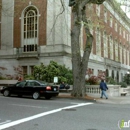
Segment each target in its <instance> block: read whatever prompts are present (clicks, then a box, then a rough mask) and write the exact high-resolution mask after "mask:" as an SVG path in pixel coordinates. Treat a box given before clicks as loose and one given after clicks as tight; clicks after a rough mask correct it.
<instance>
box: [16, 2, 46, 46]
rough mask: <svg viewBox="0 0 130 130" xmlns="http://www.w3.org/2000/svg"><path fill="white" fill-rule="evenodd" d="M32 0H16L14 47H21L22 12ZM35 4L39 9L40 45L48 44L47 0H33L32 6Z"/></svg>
mask: <svg viewBox="0 0 130 130" xmlns="http://www.w3.org/2000/svg"><path fill="white" fill-rule="evenodd" d="M29 2H30V0H26V1H21V0H15V7H14V10H15V12H14V16H15V17H14V48H17V47H21V19H20V18H21V14H22V12H23V10H24V9H25V8H26V7H27V6H29ZM31 5H32V6H35V7H37V8H38V10H39V14H40V16H39V32H38V34H39V36H38V38H39V45H46V15H47V14H46V13H47V10H46V6H47V1H46V0H43V1H42V0H33V1H32V2H31V3H30V6H31Z"/></svg>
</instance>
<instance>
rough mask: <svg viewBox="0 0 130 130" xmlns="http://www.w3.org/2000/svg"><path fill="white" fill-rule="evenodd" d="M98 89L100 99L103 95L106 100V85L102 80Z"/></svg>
mask: <svg viewBox="0 0 130 130" xmlns="http://www.w3.org/2000/svg"><path fill="white" fill-rule="evenodd" d="M100 89H101V91H102V92H101V98H103V95H104V96H105V97H106V99H108V97H107V94H106V91H107V90H108V87H107V84H106V83H105V82H104V80H103V79H102V80H101V82H100Z"/></svg>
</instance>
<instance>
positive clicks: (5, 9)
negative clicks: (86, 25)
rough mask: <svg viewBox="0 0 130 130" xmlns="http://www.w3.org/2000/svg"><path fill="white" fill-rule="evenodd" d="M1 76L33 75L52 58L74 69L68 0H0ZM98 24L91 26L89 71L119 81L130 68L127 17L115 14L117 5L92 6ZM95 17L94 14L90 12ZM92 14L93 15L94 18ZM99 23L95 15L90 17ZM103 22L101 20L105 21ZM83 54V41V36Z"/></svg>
mask: <svg viewBox="0 0 130 130" xmlns="http://www.w3.org/2000/svg"><path fill="white" fill-rule="evenodd" d="M0 3H1V5H2V6H1V13H0V21H1V24H0V30H1V31H0V74H1V75H3V76H10V77H13V78H15V77H17V76H18V75H19V74H20V75H21V74H31V73H32V71H33V66H34V65H39V64H41V63H43V64H45V65H47V64H49V62H50V61H51V60H54V61H56V62H58V63H59V64H65V65H66V67H70V68H72V65H71V37H70V33H71V20H72V19H71V18H72V17H71V8H70V7H69V6H68V3H69V0H63V4H64V7H63V6H62V4H61V3H60V0H26V1H24V0H0ZM87 8H88V10H87V11H88V12H89V11H91V10H93V11H94V12H93V14H95V17H96V19H98V22H97V23H96V24H97V25H98V24H99V25H102V26H103V28H99V27H98V26H97V27H95V28H92V30H91V31H92V33H93V36H94V42H93V49H92V52H91V55H90V60H89V64H88V68H89V69H90V70H91V71H92V73H93V75H100V74H101V73H106V75H107V76H112V77H113V78H114V79H116V80H117V81H121V80H122V77H123V76H124V75H125V74H126V73H127V71H128V70H129V68H130V67H129V65H130V60H129V58H130V57H129V46H130V45H129V41H130V23H129V19H128V18H127V17H126V16H124V15H123V14H122V13H119V12H116V9H115V7H114V4H113V3H112V2H111V3H107V2H104V3H103V5H99V6H98V5H89V6H88V7H87ZM88 14H91V13H88ZM91 16H92V15H91ZM88 17H89V18H90V21H95V17H90V15H88ZM101 19H102V21H100V22H99V20H101ZM80 38H81V40H80V44H81V50H82V49H83V44H84V42H85V34H84V29H83V28H82V29H81V35H80Z"/></svg>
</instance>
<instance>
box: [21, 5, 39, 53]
mask: <svg viewBox="0 0 130 130" xmlns="http://www.w3.org/2000/svg"><path fill="white" fill-rule="evenodd" d="M22 29H23V30H22V46H23V51H24V52H29V51H37V45H38V11H37V9H36V8H35V7H33V6H30V7H28V8H27V9H25V11H24V12H23V14H22Z"/></svg>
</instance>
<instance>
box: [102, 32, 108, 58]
mask: <svg viewBox="0 0 130 130" xmlns="http://www.w3.org/2000/svg"><path fill="white" fill-rule="evenodd" d="M107 41H108V38H107V34H106V32H104V35H103V42H104V57H106V58H108V43H107Z"/></svg>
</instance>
